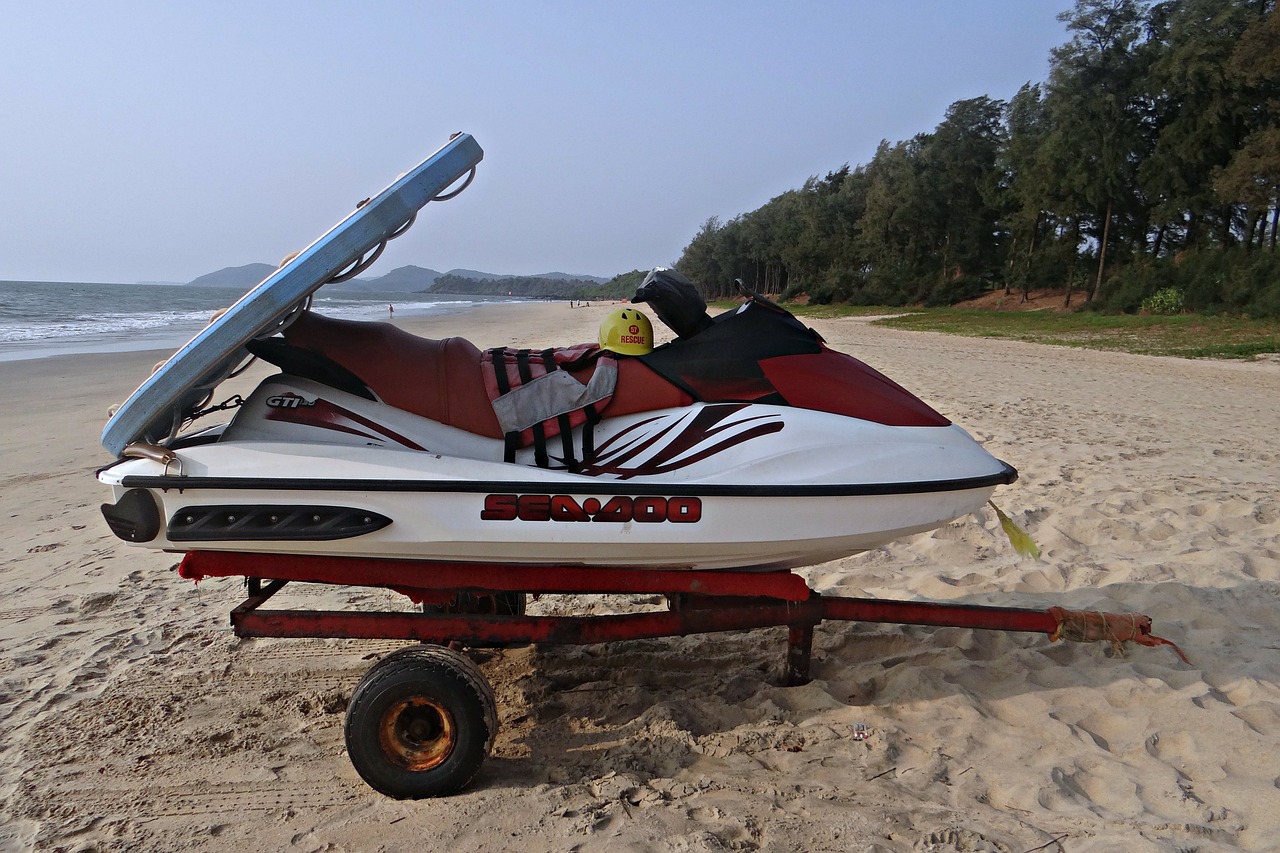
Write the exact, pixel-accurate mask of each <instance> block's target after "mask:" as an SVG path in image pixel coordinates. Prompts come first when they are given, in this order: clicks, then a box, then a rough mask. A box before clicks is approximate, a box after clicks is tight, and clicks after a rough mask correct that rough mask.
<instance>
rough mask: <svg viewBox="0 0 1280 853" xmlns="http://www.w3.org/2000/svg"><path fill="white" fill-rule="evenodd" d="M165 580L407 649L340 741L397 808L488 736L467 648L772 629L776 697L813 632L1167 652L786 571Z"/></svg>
mask: <svg viewBox="0 0 1280 853" xmlns="http://www.w3.org/2000/svg"><path fill="white" fill-rule="evenodd" d="M178 572H179V574H180V575H181V576H183V577H185V578H189V579H193V580H200V579H202V578H206V577H232V576H242V577H244V578H245V579H246V584H247V588H248V597H247V598H246V599H245V601H244V602H243V603H241V604H240V605H239V606H238V607H236V608H235V609H234V610H232V612H231V626H232V629H233V630H234V631H235V633H236V635H237V636H240V637H312V638H341V639H379V640H409V641H417V642H418V643H419V644H420V645H415V646H410V647H406V648H404V649H400V650H398V651H396V652H393V653H391V654H390V655H387V656H386V657H384V658H382V660H380V661H379V662H378V663H376V664H375V665H374V666H373V667H372V668H370V669H369V671H368V672H366V673H365V675H364V676H363V677H362V678H361V679H360V681H359V683H358V684H357V685H356V687H355V690H354V692H353V693H352V696H351V700H350V703H349V705H348V707H347V714H346V720H345V725H344V734H345V740H346V746H347V754H348V756H349V758H350V760H351V763H352V765H353V766H354V767H355V769H356V772H357V773H359V774H360V776H361V778H362V779H364V780H365V782H367V783H368V784H369V785H370V786H371V787H373V788H374V789H375V790H377V791H380V792H381V793H383V794H386V795H387V796H390V797H395V798H397V799H418V798H423V797H433V796H443V795H447V794H451V793H454V792H456V791H458V790H461V789H462V788H464V787H465V786H466V785H467V784H468V783H469V782H470V781H471V780H472V779H473V778H474V777H475V775H476V773H477V772H478V771H479V770H480V767H481V765H482V764H483V763H484V761H485V759H486V758H487V757H488V755H489V751H490V749H491V748H492V746H493V741H494V738H495V736H496V734H497V728H498V727H497V708H496V702H495V699H494V692H493V688H492V687H491V686H490V685H489V683H488V682H487V681H486V679H485V677H484V675H483V674H482V673H481V671H480V669H479V667H477V666H476V665H475V664H474V663H473V662H472V661H471V660H470V658H468V657H467V656H466V655H465V654H464V653H463V650H464V649H465V648H466V647H491V646H504V645H526V644H530V643H548V644H553V643H558V644H573V645H589V644H595V643H607V642H613V641H617V640H638V639H650V638H657V637H676V636H683V635H686V634H705V633H714V632H719V631H742V630H750V629H754V628H765V627H779V626H785V627H786V628H787V629H788V633H787V648H786V657H785V663H784V667H783V683H784V684H785V685H788V686H793V685H800V684H805V683H807V682H808V681H809V669H810V655H811V650H812V646H813V635H814V629H815V628H816V627H817V626H818V625H819V624H821V623H822V622H825V621H851V622H885V623H896V624H904V625H927V626H935V627H958V628H974V629H982V630H991V631H1018V632H1032V633H1042V634H1045V635H1046V636H1048V637H1049V638H1050V640H1055V641H1056V640H1074V641H1081V642H1092V641H1106V642H1110V643H1112V644H1114V645H1116V646H1119V645H1120V644H1122V643H1125V642H1130V641H1131V642H1136V643H1139V644H1141V645H1146V646H1157V645H1169V646H1172V647H1173V649H1174V651H1175V652H1176V653H1177V654H1178V655H1179V657H1181V658H1182V659H1183V660H1184V661H1186V656H1185V655H1183V654H1182V651H1181V650H1180V649H1178V647H1177V646H1176V645H1174V644H1173V643H1172V642H1170V641H1169V640H1165V639H1163V638H1160V637H1157V636H1155V635H1153V634H1152V633H1151V620H1150V619H1149V618H1148V617H1146V616H1144V615H1142V614H1140V613H1101V612H1091V611H1072V610H1065V609H1063V608H1061V607H1050V608H1046V609H1042V610H1037V609H1029V608H1018V607H996V606H987V605H974V604H953V603H942V602H924V601H895V600H884V599H872V598H850V597H842V596H831V595H823V594H821V593H818V592H816V591H815V590H813V589H811V588H809V586H808V584H807V583H806V582H805V580H804V579H803V578H802V577H800V576H799V575H797V574H795V573H793V572H790V571H768V572H762V571H733V570H717V571H687V570H653V569H636V570H627V569H615V568H609V569H601V568H590V567H582V566H565V567H560V568H546V567H541V566H539V567H531V566H495V565H475V564H470V563H441V562H434V561H425V560H387V559H362V558H351V557H325V556H295V555H279V554H272V555H266V554H248V553H238V552H215V551H192V552H189V553H187V554H186V556H185V557H184V558H183V560H182V562H181V564H180V565H179V568H178ZM290 583H323V584H338V585H348V586H370V587H382V588H387V589H391V590H395V591H396V592H400V593H403V594H404V595H406V596H408V597H409V598H410V599H411V600H413V601H414V602H415V603H417V604H420V605H421V607H422V609H421V612H416V611H381V612H370V611H360V612H354V611H328V610H269V609H264V607H263V605H265V604H266V603H267V602H268V601H270V599H271V598H272V597H273V596H274V595H276V593H278V592H279V591H280V590H282V589H283V588H284V587H285V586H286V585H287V584H290ZM554 593H575V594H600V595H608V594H637V593H639V594H657V595H662V596H664V597H665V598H666V601H667V602H668V605H669V606H668V609H667V610H666V611H657V612H644V613H630V614H620V615H608V616H599V615H584V616H531V615H528V614H526V612H525V602H526V600H527V598H528V596H530V595H534V596H537V595H542V594H554Z"/></svg>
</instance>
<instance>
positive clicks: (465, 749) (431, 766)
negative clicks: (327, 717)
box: [345, 645, 498, 800]
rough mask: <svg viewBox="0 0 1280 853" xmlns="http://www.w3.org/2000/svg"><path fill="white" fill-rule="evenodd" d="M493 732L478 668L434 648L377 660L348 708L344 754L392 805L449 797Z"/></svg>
mask: <svg viewBox="0 0 1280 853" xmlns="http://www.w3.org/2000/svg"><path fill="white" fill-rule="evenodd" d="M497 731H498V712H497V705H496V703H495V701H494V696H493V688H491V687H490V686H489V682H488V681H486V680H485V677H484V674H483V673H481V672H480V669H479V667H477V666H476V665H475V664H474V663H472V662H471V661H470V660H469V659H468V658H466V657H464V656H463V655H461V654H459V653H457V652H454V651H450V650H449V649H446V648H443V647H441V646H425V645H424V646H413V647H410V648H407V649H402V650H400V651H398V652H395V653H393V654H391V655H388V656H387V657H385V658H383V659H382V660H381V661H379V662H378V663H377V664H376V665H374V667H373V668H372V669H370V670H369V671H368V672H367V673H365V675H364V678H362V679H360V683H359V684H358V685H356V689H355V691H354V692H353V693H352V695H351V703H350V704H349V705H348V707H347V719H346V726H345V735H346V741H347V755H348V756H349V757H350V759H351V764H352V765H353V766H354V767H355V769H356V772H357V773H359V774H360V777H361V778H362V779H364V780H365V782H367V783H369V786H370V787H372V788H373V789H375V790H377V791H380V792H382V793H384V794H386V795H387V796H389V797H395V798H396V799H399V800H406V799H421V798H423V797H438V796H444V795H446V794H452V793H454V792H455V791H458V790H461V789H462V788H463V787H465V786H466V785H467V783H469V782H470V781H471V780H472V779H473V778H474V777H475V775H476V773H477V772H478V771H479V770H480V765H481V764H483V763H484V760H485V758H486V757H488V755H489V750H490V748H491V747H492V746H493V739H494V736H495V735H496V734H497Z"/></svg>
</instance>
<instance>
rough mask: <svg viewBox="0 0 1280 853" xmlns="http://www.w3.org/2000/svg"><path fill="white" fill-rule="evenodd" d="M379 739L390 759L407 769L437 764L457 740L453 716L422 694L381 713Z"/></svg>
mask: <svg viewBox="0 0 1280 853" xmlns="http://www.w3.org/2000/svg"><path fill="white" fill-rule="evenodd" d="M378 740H379V742H380V743H381V744H382V751H383V752H384V753H386V755H387V758H389V759H391V761H393V762H395V763H396V764H398V765H399V766H401V767H403V768H405V769H406V770H411V771H414V772H421V771H423V770H430V769H432V768H433V767H438V766H439V765H440V763H441V762H443V761H444V760H445V759H446V758H448V757H449V753H451V752H453V747H454V745H455V744H456V743H457V741H458V730H457V725H456V724H455V723H454V720H453V715H452V714H450V713H449V711H448V710H447V709H446V708H445V707H444V706H443V705H440V704H439V703H438V702H433V701H432V700H430V699H427V698H425V697H421V696H415V697H411V698H409V699H401V700H400V701H399V702H396V703H395V704H394V705H392V706H391V707H390V708H388V709H387V710H386V713H384V714H383V715H382V721H381V724H380V725H379V726H378Z"/></svg>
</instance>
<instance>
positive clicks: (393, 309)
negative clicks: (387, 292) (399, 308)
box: [387, 302, 396, 317]
mask: <svg viewBox="0 0 1280 853" xmlns="http://www.w3.org/2000/svg"><path fill="white" fill-rule="evenodd" d="M387 316H388V317H394V316H396V306H394V305H392V304H391V303H389V302H388V303H387Z"/></svg>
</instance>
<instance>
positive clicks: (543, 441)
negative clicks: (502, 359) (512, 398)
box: [516, 349, 551, 468]
mask: <svg viewBox="0 0 1280 853" xmlns="http://www.w3.org/2000/svg"><path fill="white" fill-rule="evenodd" d="M530 354H531V353H530V351H529V350H527V349H522V350H517V351H516V370H518V371H519V372H520V382H521V384H523V385H528V384H529V383H530V382H532V381H533V368H531V367H530V366H529V356H530ZM532 430H533V462H534V464H535V465H537V466H538V467H539V468H549V467H551V463H550V460H548V459H547V431H546V430H545V429H543V428H542V424H541V422H539V423H536V424H534V425H533V427H532Z"/></svg>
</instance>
